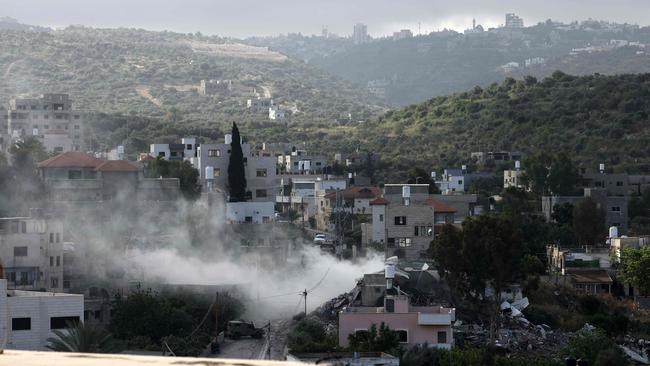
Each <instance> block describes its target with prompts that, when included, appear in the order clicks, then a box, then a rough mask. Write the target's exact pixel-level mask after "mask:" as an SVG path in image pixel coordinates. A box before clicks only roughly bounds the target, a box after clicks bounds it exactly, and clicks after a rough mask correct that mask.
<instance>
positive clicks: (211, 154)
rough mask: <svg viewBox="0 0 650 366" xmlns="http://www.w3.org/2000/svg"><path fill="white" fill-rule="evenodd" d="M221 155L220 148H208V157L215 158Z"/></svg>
mask: <svg viewBox="0 0 650 366" xmlns="http://www.w3.org/2000/svg"><path fill="white" fill-rule="evenodd" d="M219 156H221V150H219V149H210V150H208V157H209V158H217V157H219Z"/></svg>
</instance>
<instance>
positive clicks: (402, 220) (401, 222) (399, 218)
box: [395, 216, 406, 226]
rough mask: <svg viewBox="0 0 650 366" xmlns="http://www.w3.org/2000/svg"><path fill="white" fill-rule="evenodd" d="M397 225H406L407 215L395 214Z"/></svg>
mask: <svg viewBox="0 0 650 366" xmlns="http://www.w3.org/2000/svg"><path fill="white" fill-rule="evenodd" d="M395 225H400V226H402V225H406V216H395Z"/></svg>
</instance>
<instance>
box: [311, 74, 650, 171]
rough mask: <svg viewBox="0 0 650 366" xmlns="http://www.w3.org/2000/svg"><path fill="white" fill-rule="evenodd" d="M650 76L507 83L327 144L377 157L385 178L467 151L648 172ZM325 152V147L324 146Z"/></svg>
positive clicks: (466, 157) (399, 114)
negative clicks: (550, 156)
mask: <svg viewBox="0 0 650 366" xmlns="http://www.w3.org/2000/svg"><path fill="white" fill-rule="evenodd" d="M649 115H650V74H638V75H620V76H603V75H593V76H583V77H575V76H570V75H567V74H564V73H561V72H556V73H554V74H553V76H552V77H548V78H545V79H543V80H541V81H537V80H536V79H535V78H532V77H528V78H526V79H525V80H515V79H511V78H509V79H506V80H505V81H504V82H503V83H501V84H496V83H495V84H492V85H491V86H489V87H488V88H486V89H482V88H480V87H476V88H474V89H472V90H469V91H467V92H464V93H459V94H454V95H450V96H445V97H436V98H433V99H431V100H429V101H427V102H425V103H421V104H416V105H412V106H409V107H406V108H404V109H400V110H396V111H390V112H388V113H387V114H386V115H384V116H383V117H381V118H379V119H376V120H373V121H371V122H368V123H366V124H364V125H362V126H359V127H358V128H357V129H356V130H355V133H354V134H351V133H347V136H348V137H347V138H346V137H345V135H343V134H341V135H339V136H337V137H333V138H331V139H329V140H327V141H325V144H328V143H330V144H331V143H335V142H338V141H347V145H348V148H350V147H351V146H357V145H360V146H361V147H362V148H363V149H364V150H369V151H374V152H377V153H380V154H381V156H382V160H383V162H384V163H383V164H384V166H385V167H386V172H385V173H386V174H385V175H386V176H388V177H395V178H397V177H398V174H397V173H398V172H404V171H407V170H409V169H410V168H411V167H412V166H414V165H417V166H421V167H422V168H425V169H427V170H428V169H430V168H434V167H438V168H442V167H447V166H460V165H461V164H464V163H468V162H470V153H471V152H472V151H481V150H482V151H492V150H520V151H523V152H525V153H536V152H541V151H546V152H549V153H555V152H559V151H565V152H567V153H569V155H570V156H572V157H573V158H574V159H575V160H577V161H580V162H582V163H583V164H590V163H596V162H599V163H600V162H602V163H606V164H608V166H612V167H616V169H620V170H627V171H630V172H634V171H646V172H647V171H650V120H649V117H648V116H649ZM324 147H325V146H324Z"/></svg>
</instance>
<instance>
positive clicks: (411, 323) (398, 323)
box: [338, 264, 456, 349]
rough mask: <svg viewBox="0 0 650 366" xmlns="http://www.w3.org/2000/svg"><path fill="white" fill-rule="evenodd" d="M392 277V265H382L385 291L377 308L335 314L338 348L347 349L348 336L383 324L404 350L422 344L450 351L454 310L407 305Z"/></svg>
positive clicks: (407, 298) (349, 308)
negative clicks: (337, 326) (390, 330)
mask: <svg viewBox="0 0 650 366" xmlns="http://www.w3.org/2000/svg"><path fill="white" fill-rule="evenodd" d="M396 273H398V270H397V269H396V268H395V266H394V265H390V264H387V265H386V269H385V272H384V275H385V281H386V290H385V293H384V296H383V301H381V300H380V301H381V302H382V305H381V306H355V305H350V306H347V307H345V308H343V309H342V310H341V311H340V312H339V314H338V315H339V332H338V336H339V346H340V347H347V346H348V345H349V342H348V337H349V336H350V335H351V334H357V333H360V332H368V330H369V329H370V328H371V327H372V326H373V325H375V326H376V327H379V326H380V324H381V323H384V324H386V325H387V326H389V327H390V329H392V330H393V331H395V332H397V334H398V336H399V341H400V344H401V345H402V346H404V347H406V348H411V347H413V346H416V345H422V344H425V343H426V344H428V345H429V346H430V347H437V348H444V349H451V348H452V347H453V345H454V335H453V329H452V324H453V322H454V321H455V320H456V319H455V318H456V309H454V308H449V307H444V306H417V305H413V304H411V300H412V299H411V298H410V296H409V295H408V294H406V293H404V292H403V291H401V290H400V288H399V287H396V286H394V281H395V280H396Z"/></svg>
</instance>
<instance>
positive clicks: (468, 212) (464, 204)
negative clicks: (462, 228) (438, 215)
mask: <svg viewBox="0 0 650 366" xmlns="http://www.w3.org/2000/svg"><path fill="white" fill-rule="evenodd" d="M431 197H432V198H433V199H435V200H436V201H440V202H442V203H444V204H446V205H448V206H449V207H451V208H453V209H454V210H456V215H455V220H456V222H462V221H463V220H464V219H465V218H466V217H470V216H477V215H480V214H481V213H482V212H483V207H482V206H481V205H479V204H478V196H477V195H476V194H434V195H432V196H431Z"/></svg>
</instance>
